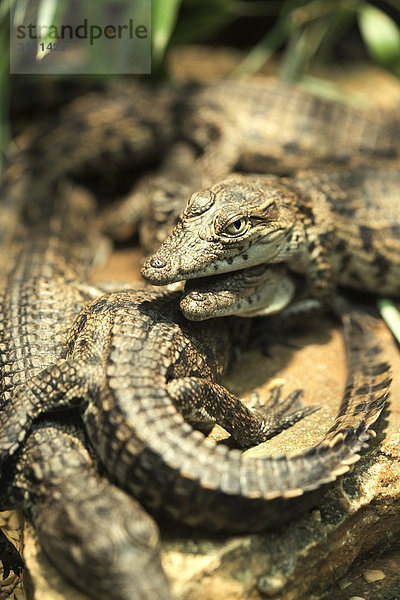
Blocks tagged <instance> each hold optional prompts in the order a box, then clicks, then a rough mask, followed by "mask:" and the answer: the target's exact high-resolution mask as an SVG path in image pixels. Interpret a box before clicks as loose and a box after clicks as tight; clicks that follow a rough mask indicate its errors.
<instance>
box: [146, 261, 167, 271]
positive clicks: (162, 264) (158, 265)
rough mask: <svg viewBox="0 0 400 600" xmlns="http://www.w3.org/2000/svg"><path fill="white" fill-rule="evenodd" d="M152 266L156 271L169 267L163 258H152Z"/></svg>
mask: <svg viewBox="0 0 400 600" xmlns="http://www.w3.org/2000/svg"><path fill="white" fill-rule="evenodd" d="M150 265H151V266H152V267H154V268H155V269H163V268H164V267H166V266H167V263H166V261H165V260H162V259H161V258H152V259H151V261H150Z"/></svg>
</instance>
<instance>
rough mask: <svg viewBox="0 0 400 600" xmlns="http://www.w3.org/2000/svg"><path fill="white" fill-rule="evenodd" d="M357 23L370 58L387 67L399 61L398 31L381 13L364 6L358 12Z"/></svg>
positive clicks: (399, 31) (391, 20)
mask: <svg viewBox="0 0 400 600" xmlns="http://www.w3.org/2000/svg"><path fill="white" fill-rule="evenodd" d="M358 23H359V27H360V31H361V35H362V36H363V39H364V42H365V45H366V46H367V48H368V50H369V52H370V54H371V56H372V57H373V58H374V59H375V60H376V61H377V62H380V63H381V64H383V65H385V66H388V65H390V64H391V63H393V62H398V61H400V30H399V28H398V27H397V25H396V23H395V22H394V21H393V19H391V18H390V17H389V16H388V15H387V14H385V13H384V12H383V11H381V10H379V9H378V8H375V7H374V6H370V5H365V6H362V7H361V8H360V9H359V11H358Z"/></svg>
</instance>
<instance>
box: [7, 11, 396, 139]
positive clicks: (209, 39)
mask: <svg viewBox="0 0 400 600" xmlns="http://www.w3.org/2000/svg"><path fill="white" fill-rule="evenodd" d="M31 1H32V0H10V2H11V4H12V6H13V7H15V8H16V9H17V10H18V11H19V14H23V13H24V11H26V10H27V8H28V7H29V5H30V2H31ZM108 1H113V0H108ZM127 1H129V2H130V3H131V5H132V10H133V11H134V6H135V0H127ZM149 1H150V0H149ZM37 2H38V22H39V16H40V20H42V22H43V21H45V20H46V19H47V17H48V16H51V17H53V16H54V18H56V17H57V15H59V14H60V12H62V11H63V10H64V7H65V5H66V3H67V0H37ZM93 4H94V9H95V10H99V3H98V0H96V3H93ZM8 5H9V3H8V2H4V1H3V2H1V3H0V53H1V54H0V86H1V93H0V118H1V121H0V138H1V147H3V148H4V139H5V138H6V137H7V135H8V129H7V118H6V114H7V111H6V106H7V98H8V84H9V80H10V76H9V74H8V68H9V67H8V64H9V56H8V35H9V12H8V10H9V7H8ZM45 17H46V19H45ZM251 19H253V21H252V22H253V23H254V19H255V20H257V21H258V22H260V23H264V22H265V23H266V26H265V30H264V32H263V33H261V35H260V36H259V39H254V33H253V31H252V27H251V26H249V25H248V23H249V22H250V21H249V20H251ZM399 22H400V0H376V1H373V0H282V1H279V0H152V45H153V57H152V63H153V76H155V77H157V76H158V77H160V76H163V75H164V76H165V74H166V66H165V65H166V61H165V57H166V55H167V53H168V49H169V48H170V47H172V46H179V45H182V44H188V43H195V42H205V43H212V44H213V43H216V42H218V40H219V39H221V37H222V39H225V38H224V37H223V36H224V34H225V33H226V31H227V30H229V28H231V27H234V26H235V27H236V32H237V31H239V32H240V33H239V37H240V40H235V41H238V42H239V43H238V45H239V46H240V47H245V48H247V49H248V53H247V55H246V56H245V58H244V60H243V61H242V62H241V64H239V65H238V67H237V68H236V70H235V73H234V74H236V75H240V74H251V73H255V72H257V71H258V70H259V69H260V68H262V67H263V65H264V64H265V63H266V62H267V61H268V60H269V59H270V58H271V56H273V55H274V54H275V53H276V52H277V51H279V52H280V56H281V59H282V60H281V77H282V78H284V79H286V80H289V81H293V80H298V79H301V78H303V77H304V76H306V75H307V73H308V71H309V69H310V67H311V66H312V65H314V64H315V63H317V62H321V63H323V62H329V61H330V60H332V57H333V56H334V52H335V49H336V48H337V45H338V43H340V41H341V40H343V38H344V36H345V35H346V33H348V32H349V31H350V30H351V31H354V30H355V29H354V28H355V27H358V30H359V32H360V36H361V39H362V40H363V43H364V45H365V48H366V50H367V51H368V53H369V54H370V56H371V58H372V60H374V61H375V62H376V63H378V64H380V65H382V66H383V67H385V68H386V69H388V70H390V71H391V72H392V73H394V74H396V75H397V76H400V29H399ZM246 23H247V25H246ZM242 24H243V29H242V30H241V26H242ZM258 30H259V27H258V28H256V31H258ZM355 31H356V30H355ZM236 36H237V33H236ZM235 41H234V43H235ZM121 52H124V48H122V50H121ZM120 58H121V64H123V59H124V57H120ZM309 82H310V87H312V86H313V85H316V82H315V81H314V82H313V80H312V78H311V77H310V78H309Z"/></svg>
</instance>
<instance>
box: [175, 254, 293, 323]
mask: <svg viewBox="0 0 400 600" xmlns="http://www.w3.org/2000/svg"><path fill="white" fill-rule="evenodd" d="M295 287H296V286H295V282H294V280H293V278H292V277H291V276H290V275H289V274H288V273H287V270H286V269H285V267H284V266H283V265H257V266H255V267H250V268H248V269H243V270H240V271H236V272H235V273H225V274H221V275H219V276H213V277H202V278H200V279H195V280H191V281H187V282H186V285H185V290H184V293H183V296H182V298H181V301H180V307H181V310H182V313H183V314H184V316H185V317H186V318H187V319H189V320H191V321H203V320H205V319H210V318H214V317H221V316H227V315H238V316H242V317H252V316H261V315H263V316H265V315H271V314H275V313H276V312H279V311H281V310H283V309H284V308H286V306H287V305H288V304H289V303H290V302H291V300H292V299H293V296H294V293H295Z"/></svg>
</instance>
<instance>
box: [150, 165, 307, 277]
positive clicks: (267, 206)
mask: <svg viewBox="0 0 400 600" xmlns="http://www.w3.org/2000/svg"><path fill="white" fill-rule="evenodd" d="M296 197H297V194H296V192H294V191H292V190H291V189H290V188H288V187H286V186H285V185H283V184H282V183H281V181H280V180H279V179H278V178H276V177H274V176H265V177H263V176H254V175H253V176H250V175H233V176H231V177H230V178H228V179H226V180H224V181H222V182H220V183H217V184H215V185H213V186H212V187H210V188H208V189H206V190H204V191H202V192H199V193H196V194H193V195H192V196H191V198H190V199H189V201H188V203H187V205H186V207H185V208H184V210H183V212H182V213H181V215H180V217H179V220H178V223H177V224H176V226H175V228H174V229H173V230H172V232H171V234H170V235H169V237H168V238H167V239H166V240H165V242H164V243H163V244H162V246H161V247H160V249H159V250H158V251H157V252H156V253H155V254H154V255H153V256H152V257H150V258H149V259H148V260H147V261H146V262H145V263H144V265H143V268H142V275H143V277H144V278H145V279H146V280H147V281H149V282H150V283H152V284H154V285H164V284H168V283H174V282H176V281H181V280H183V279H196V278H198V277H204V276H208V275H216V274H220V273H228V272H231V271H237V270H239V269H245V268H247V267H251V266H254V265H258V264H262V263H271V262H272V263H274V262H283V261H285V259H286V258H287V257H288V256H290V255H291V254H290V253H291V251H292V245H293V241H292V237H293V235H292V233H293V229H294V228H295V225H296V223H298V219H297V218H296V213H297V209H296Z"/></svg>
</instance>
